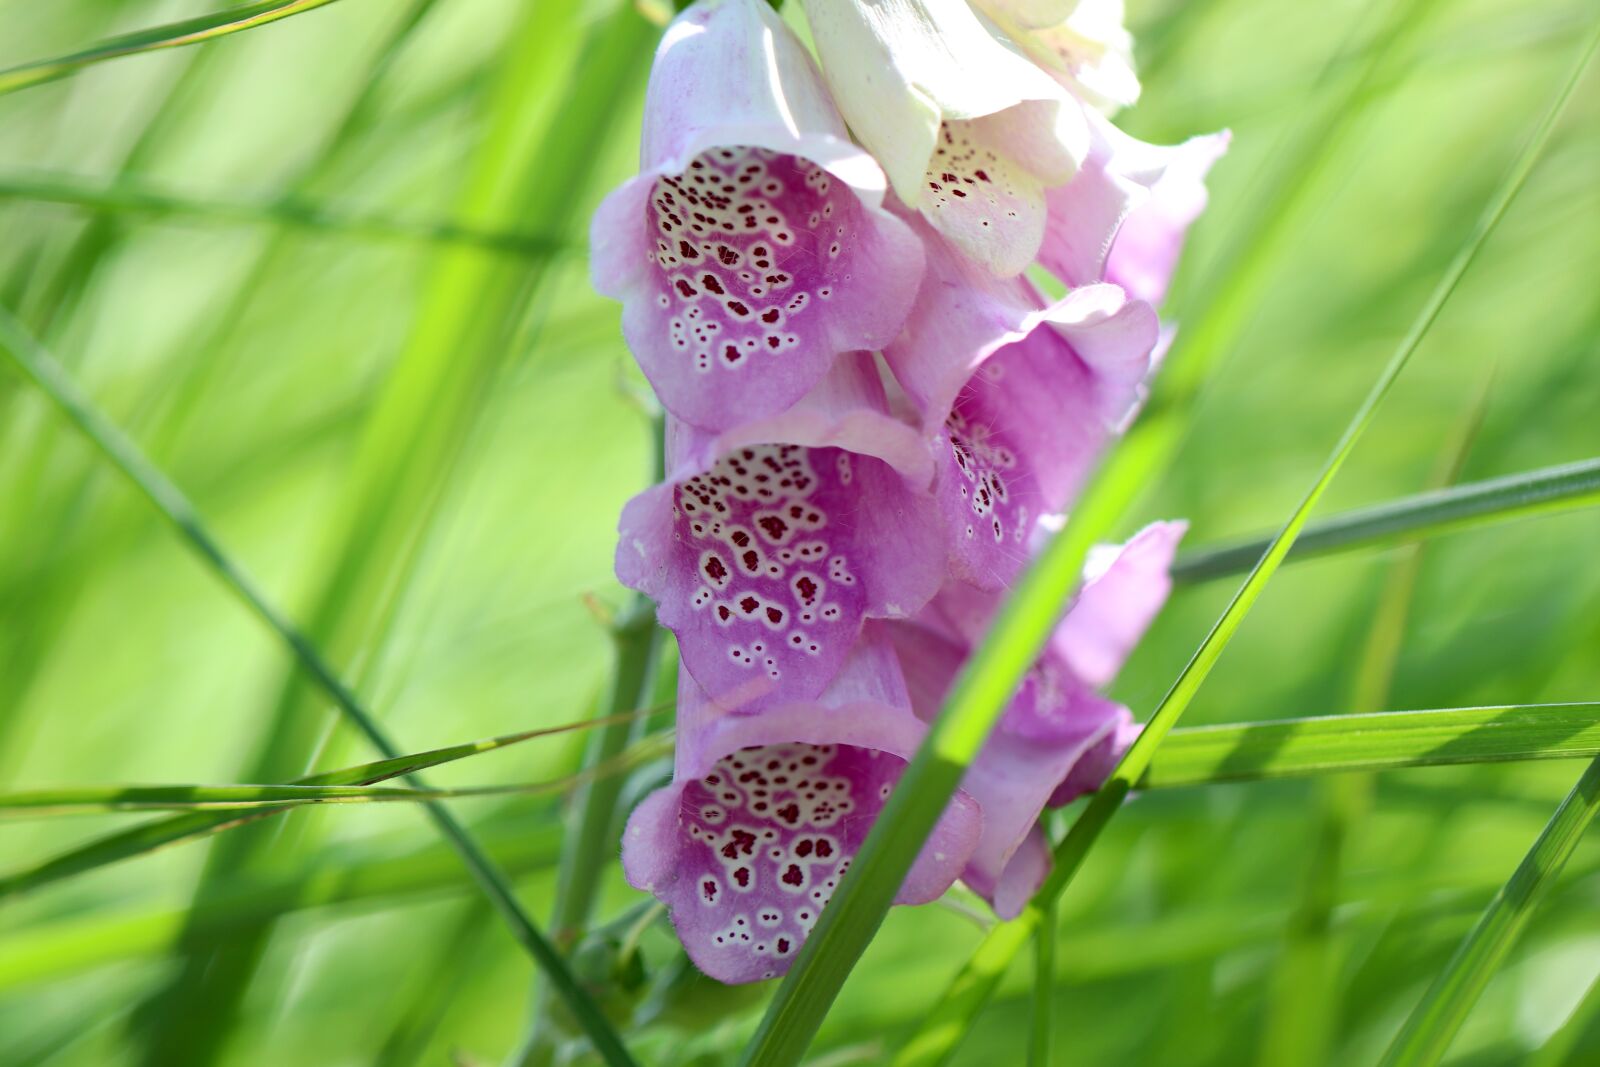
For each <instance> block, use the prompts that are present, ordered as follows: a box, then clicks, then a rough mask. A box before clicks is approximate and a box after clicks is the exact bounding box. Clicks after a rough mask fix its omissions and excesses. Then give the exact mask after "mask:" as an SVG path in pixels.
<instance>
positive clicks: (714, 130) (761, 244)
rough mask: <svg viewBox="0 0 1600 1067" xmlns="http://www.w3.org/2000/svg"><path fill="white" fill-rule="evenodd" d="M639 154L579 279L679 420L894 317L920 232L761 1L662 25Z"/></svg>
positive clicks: (599, 217)
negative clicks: (889, 202)
mask: <svg viewBox="0 0 1600 1067" xmlns="http://www.w3.org/2000/svg"><path fill="white" fill-rule="evenodd" d="M640 170H641V173H640V174H639V176H638V177H636V178H634V179H632V180H630V181H628V182H627V183H625V184H624V185H623V186H621V187H620V188H619V189H617V190H616V191H615V192H613V193H612V194H611V195H610V196H608V197H607V198H606V200H605V202H604V203H603V204H602V205H601V206H600V210H599V211H598V212H597V213H596V215H595V218H594V225H593V228H592V245H593V275H594V284H595V288H597V289H598V290H600V292H602V293H604V294H606V295H607V296H612V297H616V298H618V299H620V300H621V301H622V302H623V323H622V325H623V334H624V336H625V337H626V338H627V341H628V346H629V348H630V349H632V351H633V354H634V357H635V358H636V359H638V361H639V366H640V367H641V368H642V369H643V370H644V373H645V376H646V377H647V378H649V379H650V383H651V385H652V386H654V388H655V390H656V393H657V395H658V396H659V397H660V398H661V402H662V404H663V405H664V406H665V407H666V408H667V410H668V411H670V412H671V413H672V414H674V415H676V416H677V417H678V418H680V419H682V420H683V421H685V422H687V423H690V424H691V425H694V426H699V427H702V428H705V429H708V430H714V431H715V430H725V429H729V428H731V427H732V426H734V425H736V424H737V423H738V422H740V421H743V420H746V419H751V418H762V417H765V416H768V415H774V414H777V413H778V412H780V411H783V410H784V409H785V408H787V407H788V406H789V405H790V404H792V403H794V402H795V401H796V400H798V399H799V398H800V397H801V396H802V395H804V394H805V393H806V391H807V390H809V389H810V388H811V387H812V386H813V385H815V384H816V383H817V381H818V380H819V379H821V378H822V376H823V375H824V374H825V373H827V370H828V367H829V366H830V365H831V364H832V362H833V359H834V357H835V355H836V354H838V353H840V352H846V351H851V350H854V349H875V348H879V347H881V346H882V345H883V344H885V343H886V342H887V341H888V340H889V339H890V338H891V337H893V336H894V334H895V333H896V332H897V331H898V330H899V329H900V325H901V323H902V322H903V321H904V319H905V315H906V311H907V310H908V309H909V308H910V306H911V301H912V299H913V297H914V296H915V294H916V291H917V283H918V281H919V280H920V279H921V277H922V250H921V247H920V246H919V244H918V242H917V240H916V238H915V237H914V236H913V235H912V234H911V232H910V231H909V230H908V229H907V227H906V226H905V225H904V224H903V223H902V222H900V221H899V220H898V219H896V218H894V217H893V216H891V215H890V214H888V213H887V212H886V211H884V210H883V207H882V203H883V196H884V190H885V180H884V176H883V172H882V171H881V170H880V169H879V168H878V165H877V164H876V163H874V162H873V160H872V157H871V156H869V155H867V153H866V152H864V151H862V150H861V149H860V148H857V147H856V146H855V145H853V144H851V143H850V139H849V135H848V134H847V132H846V131H845V128H844V123H843V122H842V120H841V119H840V118H839V114H838V112H837V111H836V110H835V109H834V107H833V104H832V103H831V102H830V101H829V99H828V95H827V92H826V90H825V89H824V88H823V86H822V83H821V81H820V80H819V78H818V75H817V71H816V68H815V66H814V65H813V64H812V62H811V58H810V56H808V55H807V54H806V51H805V49H804V47H803V46H802V45H801V44H800V42H799V41H797V40H796V39H795V37H794V35H793V34H792V33H791V32H790V30H789V28H788V27H787V26H785V25H784V23H783V21H782V20H781V19H779V18H778V17H777V15H776V14H775V13H773V11H772V10H771V9H770V8H769V7H768V6H767V5H766V4H765V3H763V2H762V0H700V2H699V3H697V4H695V5H694V6H692V7H690V8H689V9H688V10H687V11H685V12H684V13H683V14H681V15H679V16H678V18H677V19H676V20H675V21H674V22H673V23H672V25H671V26H670V27H669V28H668V29H667V32H666V35H665V36H664V37H663V39H662V42H661V47H660V49H659V51H658V52H657V53H656V59H655V66H654V67H653V68H652V70H651V74H650V85H649V90H648V94H647V96H646V100H645V120H644V135H643V142H642V146H641V151H640Z"/></svg>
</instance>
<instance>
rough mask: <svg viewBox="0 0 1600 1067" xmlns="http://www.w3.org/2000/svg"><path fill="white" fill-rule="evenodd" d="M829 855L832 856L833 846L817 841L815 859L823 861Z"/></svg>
mask: <svg viewBox="0 0 1600 1067" xmlns="http://www.w3.org/2000/svg"><path fill="white" fill-rule="evenodd" d="M831 855H833V846H832V845H830V844H828V842H826V841H823V840H819V841H817V859H819V860H825V859H827V858H828V857H829V856H831Z"/></svg>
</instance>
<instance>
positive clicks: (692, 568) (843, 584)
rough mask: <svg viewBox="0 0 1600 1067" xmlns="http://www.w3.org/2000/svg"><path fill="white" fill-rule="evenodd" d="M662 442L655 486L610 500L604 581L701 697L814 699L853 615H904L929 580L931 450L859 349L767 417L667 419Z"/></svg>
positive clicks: (935, 524) (747, 703) (933, 525)
mask: <svg viewBox="0 0 1600 1067" xmlns="http://www.w3.org/2000/svg"><path fill="white" fill-rule="evenodd" d="M667 452H668V464H669V471H670V472H671V473H670V475H669V480H668V482H667V483H666V484H664V485H658V486H654V487H652V488H650V489H648V490H646V491H645V492H643V493H641V494H640V495H638V496H636V497H634V499H633V500H632V501H630V502H629V503H628V505H627V507H626V508H624V509H623V513H622V522H621V529H620V535H621V536H620V541H619V543H618V546H617V576H618V578H620V579H621V580H622V582H623V584H625V585H628V586H631V587H632V588H634V589H637V590H639V591H641V592H643V593H645V594H647V595H648V596H650V597H651V598H652V599H653V600H655V602H656V604H657V608H658V617H659V618H660V620H661V624H662V625H663V626H667V627H669V628H671V629H672V630H673V631H674V632H675V633H676V634H677V636H678V647H679V650H680V652H681V654H682V656H683V663H684V666H685V667H686V668H687V669H688V671H689V673H690V674H692V675H693V676H694V678H695V680H696V682H698V683H699V685H700V687H701V688H702V689H703V690H705V692H706V693H707V694H708V695H709V696H710V697H712V698H713V699H717V700H722V701H727V700H730V699H735V698H737V699H736V702H737V703H738V704H740V705H741V706H743V707H745V708H747V709H757V708H764V707H767V706H770V705H774V704H779V703H782V704H793V703H795V702H798V701H806V700H814V699H816V698H817V697H819V696H820V695H821V693H822V691H823V689H824V688H825V687H826V686H827V685H828V683H829V682H830V681H832V679H833V677H834V675H836V674H837V673H838V672H839V668H840V667H841V665H842V664H843V663H844V660H845V657H846V656H847V655H848V654H849V652H850V649H851V647H852V646H853V645H854V644H855V642H856V636H857V634H858V633H859V632H860V630H861V624H862V621H863V620H865V619H868V618H907V617H909V616H911V615H912V614H914V613H915V612H916V611H917V610H918V609H920V608H921V607H922V605H923V604H925V603H927V601H928V599H929V598H930V597H932V596H933V594H934V593H935V592H936V591H937V590H938V587H939V583H940V582H941V581H942V580H943V577H944V571H945V567H944V547H943V544H942V541H941V534H940V527H939V521H938V517H937V515H936V512H935V507H934V502H933V499H932V497H931V496H930V494H929V493H928V485H929V483H930V482H931V481H932V476H933V470H932V465H933V458H932V456H931V455H930V453H929V452H928V448H927V444H926V442H925V441H924V439H923V438H922V437H921V436H920V435H919V434H918V433H917V431H916V430H914V429H913V428H912V427H910V426H908V425H906V424H905V423H903V422H901V421H899V420H897V419H895V418H893V417H892V416H891V415H890V414H889V413H888V407H887V401H886V400H885V397H884V392H883V386H882V384H881V382H880V381H879V378H878V375H877V369H876V366H875V364H874V362H873V359H872V357H871V356H870V355H869V354H867V353H853V354H850V355H847V356H844V357H841V358H840V359H839V360H838V361H836V362H835V364H834V367H833V369H832V370H831V371H830V372H829V374H828V377H827V378H825V379H824V380H823V381H822V382H821V383H820V384H819V385H818V387H817V388H816V389H814V390H813V391H812V392H811V393H810V394H808V395H807V396H806V397H805V398H804V399H803V400H801V401H800V402H799V403H797V404H796V405H795V406H794V407H793V408H792V409H791V410H789V411H788V412H785V413H784V414H782V415H779V416H775V417H773V418H770V419H766V420H763V421H761V422H756V423H748V424H746V425H744V426H742V427H741V428H739V429H737V430H733V431H730V432H728V433H724V434H721V435H718V436H713V435H711V434H708V433H706V432H704V431H699V430H695V429H694V428H693V427H690V426H687V425H685V424H683V423H680V422H677V421H675V420H673V421H671V422H669V424H668V441H667Z"/></svg>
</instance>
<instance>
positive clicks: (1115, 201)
mask: <svg viewBox="0 0 1600 1067" xmlns="http://www.w3.org/2000/svg"><path fill="white" fill-rule="evenodd" d="M1089 126H1090V131H1091V134H1092V137H1091V141H1090V149H1089V156H1088V158H1087V159H1086V160H1085V161H1084V164H1083V167H1082V168H1081V169H1080V170H1079V171H1078V174H1077V176H1076V177H1075V178H1073V179H1072V181H1070V182H1068V183H1067V184H1066V185H1062V186H1059V187H1057V188H1054V189H1052V190H1050V191H1049V193H1048V194H1047V195H1046V200H1047V201H1048V205H1049V221H1048V223H1047V225H1046V228H1045V237H1044V242H1043V244H1042V245H1041V247H1040V249H1039V262H1040V264H1041V265H1042V266H1044V267H1045V268H1046V269H1047V270H1049V271H1051V272H1052V273H1053V274H1055V275H1056V276H1057V277H1059V278H1060V279H1061V280H1062V281H1064V282H1066V283H1067V284H1068V285H1087V284H1090V283H1093V282H1098V281H1108V282H1112V283H1114V284H1116V285H1120V286H1121V287H1122V288H1123V289H1125V290H1126V291H1127V293H1128V295H1129V297H1131V298H1134V299H1138V300H1144V301H1147V302H1149V303H1151V304H1159V303H1160V302H1161V300H1162V298H1163V297H1164V296H1165V295H1166V291H1167V283H1168V281H1169V280H1170V279H1171V277H1172V271H1173V269H1174V268H1175V267H1176V266H1177V262H1178V254H1179V252H1181V251H1182V249H1183V241H1184V238H1185V236H1186V235H1187V233H1188V229H1189V224H1190V223H1192V222H1193V221H1194V220H1195V219H1196V218H1197V217H1198V216H1199V214H1200V212H1201V211H1202V210H1203V209H1204V208H1205V205H1206V187H1205V178H1206V174H1207V172H1208V171H1209V170H1210V169H1211V165H1212V164H1213V163H1215V162H1216V161H1217V159H1219V158H1220V157H1221V156H1222V154H1223V153H1224V152H1225V151H1227V147H1228V140H1229V137H1230V135H1229V134H1228V133H1227V132H1226V131H1224V132H1222V133H1214V134H1207V135H1205V136H1201V137H1193V138H1190V139H1189V140H1187V141H1185V142H1183V143H1182V144H1179V145H1173V146H1171V147H1166V146H1162V145H1152V144H1146V143H1145V142H1143V141H1139V140H1137V139H1135V138H1132V137H1129V136H1128V135H1127V134H1125V133H1123V132H1122V131H1121V130H1119V129H1117V128H1116V127H1115V126H1113V125H1111V123H1110V122H1108V121H1106V120H1105V119H1103V118H1100V117H1099V116H1096V115H1091V116H1090V122H1089Z"/></svg>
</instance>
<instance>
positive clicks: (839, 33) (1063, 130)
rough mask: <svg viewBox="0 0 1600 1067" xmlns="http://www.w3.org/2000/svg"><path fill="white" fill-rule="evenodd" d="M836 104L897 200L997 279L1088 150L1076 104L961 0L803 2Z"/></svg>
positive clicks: (1024, 260)
mask: <svg viewBox="0 0 1600 1067" xmlns="http://www.w3.org/2000/svg"><path fill="white" fill-rule="evenodd" d="M804 6H805V10H806V16H807V19H808V20H809V22H810V24H811V31H812V36H813V38H814V39H815V41H816V46H817V52H818V54H819V55H820V56H821V57H822V67H823V74H824V76H825V77H826V78H827V81H828V85H829V87H830V88H831V89H832V90H833V95H834V99H835V100H836V101H837V102H838V105H839V110H840V111H841V112H843V114H844V117H845V119H846V121H848V122H849V124H850V128H851V130H852V131H854V133H855V134H856V136H857V137H859V138H860V139H861V142H862V144H864V145H865V146H866V147H867V148H868V149H870V150H871V152H872V154H873V155H874V156H875V157H876V158H877V159H878V161H879V163H881V164H882V165H883V168H884V170H885V171H886V172H887V173H888V175H889V181H890V183H891V185H892V186H893V187H894V191H895V193H896V195H898V196H899V198H900V199H901V200H902V201H904V202H905V203H906V204H907V205H908V206H909V207H911V208H913V209H915V210H917V211H919V212H921V213H922V215H923V217H924V218H926V219H927V220H928V221H929V222H930V223H932V225H933V226H934V227H935V228H937V229H938V230H939V231H940V232H941V233H943V234H944V235H945V236H947V237H948V238H950V240H951V241H953V242H954V243H955V244H956V246H957V247H958V248H960V249H961V250H962V252H963V253H965V254H966V255H968V256H970V257H971V258H972V259H974V260H976V261H977V262H979V263H982V264H983V265H984V266H985V267H987V268H988V269H989V270H991V271H993V272H994V273H996V274H999V275H1003V276H1004V275H1012V274H1017V273H1019V272H1021V271H1022V270H1023V269H1024V268H1025V267H1027V265H1028V264H1029V263H1030V262H1031V261H1032V260H1033V257H1034V255H1035V254H1036V253H1037V252H1038V251H1039V244H1040V242H1041V241H1042V240H1043V237H1044V223H1045V202H1044V191H1045V190H1046V189H1047V188H1050V187H1052V186H1057V185H1061V184H1064V183H1065V182H1066V181H1067V180H1068V179H1070V178H1071V177H1072V175H1073V174H1074V173H1075V172H1076V170H1077V168H1078V165H1079V163H1080V162H1081V161H1082V160H1083V158H1084V156H1085V155H1086V154H1087V153H1088V150H1089V134H1088V126H1087V124H1086V120H1085V118H1084V115H1083V110H1082V108H1081V106H1080V105H1079V104H1078V102H1077V101H1076V100H1075V99H1074V98H1073V97H1072V96H1071V95H1070V94H1069V93H1067V92H1066V91H1065V90H1064V89H1062V87H1061V86H1060V85H1058V84H1056V82H1055V81H1054V80H1053V79H1051V78H1050V76H1049V75H1048V74H1046V73H1045V72H1044V71H1043V70H1041V69H1040V68H1039V67H1037V66H1035V65H1034V64H1033V63H1032V62H1030V61H1029V60H1028V59H1027V58H1026V57H1024V56H1022V55H1021V54H1019V53H1018V52H1017V51H1015V50H1014V49H1013V48H1012V47H1011V46H1010V45H1009V44H1007V43H1006V42H1004V41H1003V40H1001V39H1000V38H999V37H997V36H996V34H995V32H994V29H993V27H992V25H991V24H990V23H988V22H986V21H985V20H984V19H983V18H981V17H980V16H979V15H977V14H976V13H974V12H973V11H972V9H971V8H969V7H968V6H967V4H966V0H874V2H871V3H862V2H860V0H804Z"/></svg>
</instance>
